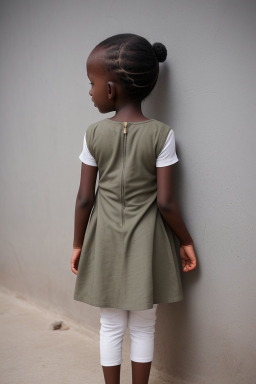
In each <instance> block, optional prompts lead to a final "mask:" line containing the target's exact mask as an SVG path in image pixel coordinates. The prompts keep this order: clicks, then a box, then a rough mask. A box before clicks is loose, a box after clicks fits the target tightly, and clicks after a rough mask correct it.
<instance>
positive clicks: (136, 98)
mask: <svg viewBox="0 0 256 384" xmlns="http://www.w3.org/2000/svg"><path fill="white" fill-rule="evenodd" d="M166 56H167V50H166V48H165V46H164V45H163V44H161V43H155V44H153V45H151V44H150V43H149V42H148V41H147V40H146V39H144V38H143V37H140V36H137V35H134V34H119V35H115V36H112V37H110V38H108V39H106V40H104V41H102V42H101V43H100V44H98V45H97V46H96V47H95V48H94V49H93V51H92V52H91V53H90V55H89V57H88V60H87V75H88V78H89V80H90V82H91V90H90V92H89V94H90V96H91V97H92V102H93V103H94V105H95V107H96V108H98V110H99V111H100V112H101V113H108V112H112V111H114V112H115V115H114V116H113V117H112V118H106V119H103V120H101V121H99V122H96V123H93V124H91V125H90V126H89V127H88V128H87V130H86V133H85V136H84V145H83V151H82V153H81V154H80V156H79V158H80V160H81V161H82V169H81V181H80V187H79V190H78V195H77V199H76V207H75V225H74V242H73V254H72V259H71V270H72V272H73V273H75V274H77V278H76V285H75V292H74V299H75V300H78V301H82V302H85V303H87V304H90V305H93V306H96V307H100V315H101V317H100V323H101V329H100V361H101V365H102V367H103V374H104V378H105V382H106V384H116V383H119V382H120V367H121V362H122V341H123V337H124V334H125V331H126V328H127V326H128V328H129V332H130V337H131V364H132V378H133V384H138V383H139V384H145V383H148V379H149V373H150V367H151V362H152V360H153V351H154V333H155V322H156V309H157V305H158V303H172V302H176V301H180V300H182V299H183V294H182V287H181V280H180V270H179V264H178V259H177V254H176V247H175V242H174V237H175V236H176V237H177V238H178V239H179V241H180V252H179V253H180V257H181V264H182V269H183V271H184V272H188V271H191V270H192V269H194V268H195V266H196V256H195V252H194V247H193V241H192V238H191V236H190V234H189V232H188V230H187V228H186V226H185V224H184V222H183V220H182V217H181V214H180V211H179V208H178V206H177V203H176V201H175V199H174V196H173V182H172V175H173V164H174V163H176V162H177V161H178V158H177V155H176V151H175V138H174V132H173V130H172V129H171V128H170V127H169V126H168V125H166V124H164V123H162V122H160V121H158V120H155V119H149V118H147V117H145V116H144V115H143V113H142V111H141V103H142V101H143V100H144V99H145V98H146V97H147V96H148V95H149V94H150V92H151V91H152V89H153V88H154V86H155V84H156V81H157V78H158V73H159V62H163V61H165V59H166ZM98 171H99V184H98V189H97V192H96V194H95V183H96V177H97V172H98Z"/></svg>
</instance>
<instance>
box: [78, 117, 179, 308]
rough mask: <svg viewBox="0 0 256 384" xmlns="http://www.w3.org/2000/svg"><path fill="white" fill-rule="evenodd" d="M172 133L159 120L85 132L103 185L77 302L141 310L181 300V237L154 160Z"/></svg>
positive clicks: (106, 124) (108, 124) (107, 123)
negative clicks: (165, 212) (165, 211)
mask: <svg viewBox="0 0 256 384" xmlns="http://www.w3.org/2000/svg"><path fill="white" fill-rule="evenodd" d="M170 129H171V128H170V127H169V126H168V125H166V124H164V123H162V122H160V121H158V120H155V119H150V120H145V121H141V122H128V123H122V122H116V121H112V120H110V119H104V120H101V121H99V122H96V123H94V124H91V125H90V126H89V127H88V128H87V130H86V143H87V147H88V149H89V151H90V153H91V154H92V156H93V157H94V158H95V160H96V162H97V165H98V170H99V184H98V189H97V191H96V197H95V203H94V207H93V209H92V212H91V216H90V219H89V222H88V225H87V228H86V232H85V237H84V242H83V246H82V250H81V256H80V261H79V266H78V272H77V277H76V284H75V291H74V300H78V301H82V302H85V303H87V304H90V305H93V306H96V307H111V308H120V309H129V310H142V309H150V308H152V307H153V304H156V303H172V302H176V301H180V300H182V299H183V293H182V286H181V279H180V265H179V263H178V259H177V256H178V253H177V252H178V246H177V241H178V239H177V238H176V237H175V236H174V234H173V233H172V230H171V229H170V227H169V226H168V225H167V224H166V222H165V220H164V219H163V217H162V215H161V214H160V211H159V209H158V206H157V178H156V172H157V168H156V159H157V157H158V155H159V153H160V152H161V150H162V148H163V146H164V143H165V140H166V138H167V136H168V133H169V131H170Z"/></svg>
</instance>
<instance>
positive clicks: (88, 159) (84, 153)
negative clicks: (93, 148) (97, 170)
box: [79, 133, 98, 167]
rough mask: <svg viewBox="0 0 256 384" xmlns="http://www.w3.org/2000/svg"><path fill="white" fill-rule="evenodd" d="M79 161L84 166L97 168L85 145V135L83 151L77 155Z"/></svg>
mask: <svg viewBox="0 0 256 384" xmlns="http://www.w3.org/2000/svg"><path fill="white" fill-rule="evenodd" d="M79 159H80V160H81V161H82V162H83V163H84V164H87V165H92V166H93V167H97V166H98V165H97V163H96V160H95V159H94V157H93V156H92V154H91V153H90V151H89V149H88V147H87V143H86V133H85V135H84V143H83V150H82V152H81V153H80V155H79Z"/></svg>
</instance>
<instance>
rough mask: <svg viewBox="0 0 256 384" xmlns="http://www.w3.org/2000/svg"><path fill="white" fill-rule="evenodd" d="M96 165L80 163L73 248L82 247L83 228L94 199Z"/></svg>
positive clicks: (84, 228) (86, 222)
mask: <svg viewBox="0 0 256 384" xmlns="http://www.w3.org/2000/svg"><path fill="white" fill-rule="evenodd" d="M97 172H98V167H94V166H90V165H87V164H84V163H82V166H81V179H80V186H79V190H78V193H77V198H76V205H75V222H74V241H73V248H82V245H83V241H84V235H85V230H86V227H87V224H88V220H89V217H90V213H91V210H92V207H93V205H94V200H95V183H96V178H97Z"/></svg>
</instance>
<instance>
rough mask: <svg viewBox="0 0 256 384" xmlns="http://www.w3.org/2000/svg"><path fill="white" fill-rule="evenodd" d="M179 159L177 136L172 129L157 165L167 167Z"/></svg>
mask: <svg viewBox="0 0 256 384" xmlns="http://www.w3.org/2000/svg"><path fill="white" fill-rule="evenodd" d="M177 161H179V159H178V157H177V154H176V146H175V136H174V132H173V130H172V129H171V130H170V132H169V134H168V136H167V138H166V140H165V143H164V146H163V149H162V151H161V152H160V153H159V155H158V157H157V159H156V167H166V166H167V165H171V164H175V163H177Z"/></svg>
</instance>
